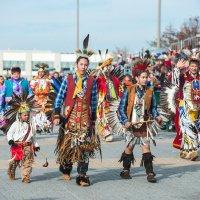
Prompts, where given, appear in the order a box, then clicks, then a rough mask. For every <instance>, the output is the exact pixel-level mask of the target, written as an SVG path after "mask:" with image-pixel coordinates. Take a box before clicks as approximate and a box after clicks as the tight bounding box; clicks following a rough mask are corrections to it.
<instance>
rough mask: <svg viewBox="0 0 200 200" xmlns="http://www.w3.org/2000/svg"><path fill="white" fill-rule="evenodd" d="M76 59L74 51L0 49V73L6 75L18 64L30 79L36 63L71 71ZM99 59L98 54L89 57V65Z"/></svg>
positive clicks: (59, 70) (67, 71)
mask: <svg viewBox="0 0 200 200" xmlns="http://www.w3.org/2000/svg"><path fill="white" fill-rule="evenodd" d="M75 61H76V55H75V54H74V53H71V54H70V53H57V52H51V51H13V50H7V51H0V75H4V76H8V75H9V71H10V69H11V68H12V67H14V66H18V67H20V68H21V70H22V76H24V77H26V78H27V79H30V78H31V77H32V76H33V75H35V73H36V71H37V68H36V67H35V65H36V64H40V63H46V64H48V65H49V70H55V71H58V72H61V71H64V72H65V73H69V72H73V71H74V66H75ZM99 61H100V57H99V56H98V55H93V56H91V58H90V65H91V67H95V66H96V65H97V63H98V62H99Z"/></svg>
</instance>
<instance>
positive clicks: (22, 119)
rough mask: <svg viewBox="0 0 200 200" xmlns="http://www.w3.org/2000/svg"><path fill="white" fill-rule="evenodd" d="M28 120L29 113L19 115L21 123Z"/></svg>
mask: <svg viewBox="0 0 200 200" xmlns="http://www.w3.org/2000/svg"><path fill="white" fill-rule="evenodd" d="M28 118H29V113H22V114H21V115H20V119H21V121H23V122H27V121H28Z"/></svg>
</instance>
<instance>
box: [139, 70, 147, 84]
mask: <svg viewBox="0 0 200 200" xmlns="http://www.w3.org/2000/svg"><path fill="white" fill-rule="evenodd" d="M136 80H137V83H138V84H139V85H142V86H145V85H146V84H147V80H148V76H147V73H146V72H143V73H141V74H140V75H139V76H138V77H136Z"/></svg>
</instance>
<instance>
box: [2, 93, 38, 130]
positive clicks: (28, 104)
mask: <svg viewBox="0 0 200 200" xmlns="http://www.w3.org/2000/svg"><path fill="white" fill-rule="evenodd" d="M9 106H10V107H9V109H8V110H7V111H6V112H5V113H4V118H5V120H6V122H7V123H6V124H5V125H4V127H3V129H4V130H8V129H9V127H10V126H11V125H12V124H13V122H14V121H16V119H17V116H18V115H19V114H22V113H27V112H31V111H36V110H37V109H38V108H37V107H36V104H35V100H34V95H31V96H28V95H27V94H25V93H24V94H22V95H20V96H18V95H16V94H15V93H14V95H13V97H12V100H11V101H10V102H9Z"/></svg>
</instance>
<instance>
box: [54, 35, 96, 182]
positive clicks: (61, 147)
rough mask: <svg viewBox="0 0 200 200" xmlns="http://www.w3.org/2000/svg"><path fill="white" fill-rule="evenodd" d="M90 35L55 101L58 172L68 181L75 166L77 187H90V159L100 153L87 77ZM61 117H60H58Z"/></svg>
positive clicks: (93, 83) (93, 88)
mask: <svg viewBox="0 0 200 200" xmlns="http://www.w3.org/2000/svg"><path fill="white" fill-rule="evenodd" d="M88 41H89V35H88V36H87V37H86V38H85V39H84V42H83V50H82V51H81V50H77V54H78V58H77V60H76V72H75V73H74V74H69V75H67V77H65V78H64V80H63V82H62V84H61V87H60V90H59V92H58V95H57V98H56V101H55V115H54V124H58V123H59V121H60V118H61V115H62V114H61V113H62V112H61V108H62V105H63V111H64V113H63V115H64V116H63V117H64V118H65V120H64V121H63V123H62V126H61V127H60V133H59V136H58V141H57V147H56V153H57V155H58V158H57V162H58V163H59V164H60V171H61V172H62V173H63V178H64V179H65V180H70V179H71V177H70V175H71V171H72V167H73V164H74V163H76V162H77V163H78V166H77V172H78V176H77V178H76V183H77V184H78V185H80V186H89V185H90V180H89V177H88V176H87V175H86V173H87V171H88V166H89V158H90V157H93V156H94V153H95V150H100V141H99V138H98V136H97V135H96V133H95V120H96V108H97V97H98V96H97V95H98V94H97V84H96V81H95V79H94V77H93V76H88V75H87V73H86V70H87V69H88V66H89V56H91V55H92V54H93V52H92V51H90V50H87V47H88ZM60 114H61V115H60Z"/></svg>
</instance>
